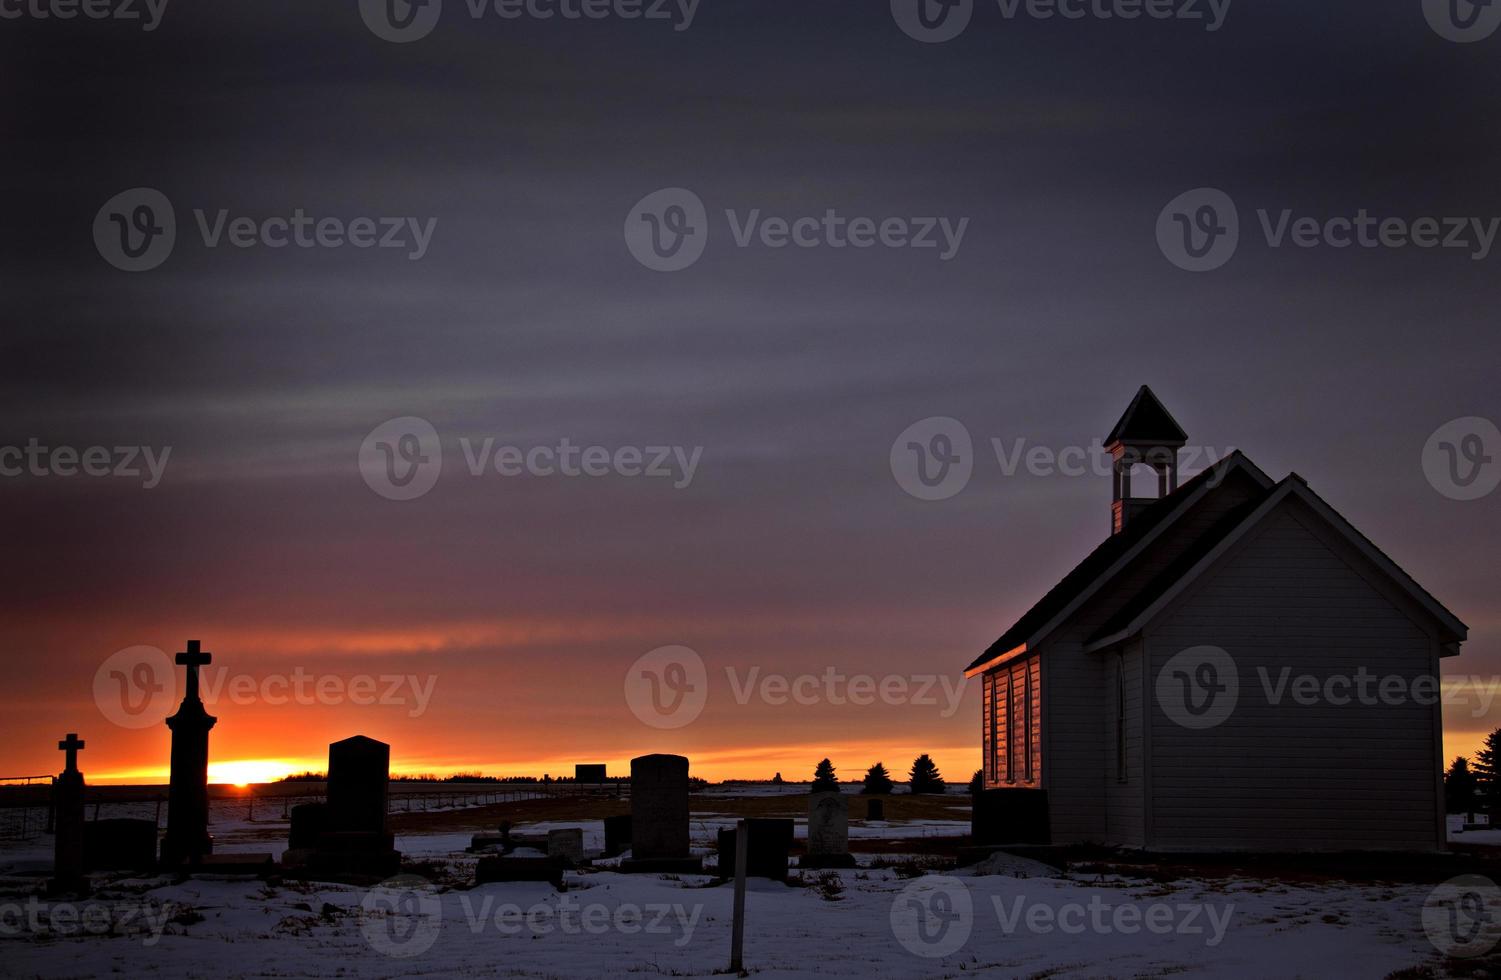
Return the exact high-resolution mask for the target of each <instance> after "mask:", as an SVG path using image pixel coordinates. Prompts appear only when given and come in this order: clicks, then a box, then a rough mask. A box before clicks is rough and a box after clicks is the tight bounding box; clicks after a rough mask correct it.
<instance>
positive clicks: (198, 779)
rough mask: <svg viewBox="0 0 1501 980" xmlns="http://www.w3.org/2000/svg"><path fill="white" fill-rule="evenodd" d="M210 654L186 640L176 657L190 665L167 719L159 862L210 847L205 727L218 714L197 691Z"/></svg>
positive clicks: (190, 860) (196, 858) (190, 858)
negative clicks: (168, 767) (167, 770)
mask: <svg viewBox="0 0 1501 980" xmlns="http://www.w3.org/2000/svg"><path fill="white" fill-rule="evenodd" d="M213 659H214V658H213V654H211V653H208V652H207V651H204V650H202V649H201V648H200V644H199V641H197V640H190V641H188V648H187V650H186V651H184V652H182V653H179V654H178V655H177V663H178V664H179V665H181V666H184V667H186V668H187V669H188V673H187V687H186V690H185V691H184V692H183V698H182V703H181V704H180V705H178V707H177V713H176V714H174V715H173V716H172V717H170V718H168V719H167V727H168V728H169V729H171V731H172V773H171V777H170V780H169V786H168V788H167V833H166V835H165V836H164V837H163V838H162V863H163V864H169V865H172V864H183V863H187V864H197V863H199V862H201V861H202V860H203V858H204V857H205V856H207V855H208V854H210V853H212V852H213V849H214V841H213V838H212V837H210V836H209V832H208V733H209V729H211V728H213V727H214V724H215V723H216V722H217V721H218V720H219V719H217V718H215V717H214V716H213V715H211V714H209V713H208V712H207V711H206V710H204V707H203V700H202V699H201V698H200V697H199V696H198V668H200V667H203V666H205V665H207V664H209V663H211V662H212V661H213Z"/></svg>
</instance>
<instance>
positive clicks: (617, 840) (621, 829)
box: [605, 813, 631, 857]
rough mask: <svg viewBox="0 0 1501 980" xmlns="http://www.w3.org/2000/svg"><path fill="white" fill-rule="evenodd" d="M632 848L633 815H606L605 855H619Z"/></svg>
mask: <svg viewBox="0 0 1501 980" xmlns="http://www.w3.org/2000/svg"><path fill="white" fill-rule="evenodd" d="M630 849H631V815H630V814H629V813H622V814H620V815H619V816H614V817H605V857H619V856H620V855H621V854H622V853H624V852H625V851H628V850H630Z"/></svg>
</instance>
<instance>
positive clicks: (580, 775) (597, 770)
mask: <svg viewBox="0 0 1501 980" xmlns="http://www.w3.org/2000/svg"><path fill="white" fill-rule="evenodd" d="M573 781H574V782H576V783H589V784H602V783H604V782H605V767H604V766H602V765H593V764H585V763H580V764H578V765H576V766H574V767H573Z"/></svg>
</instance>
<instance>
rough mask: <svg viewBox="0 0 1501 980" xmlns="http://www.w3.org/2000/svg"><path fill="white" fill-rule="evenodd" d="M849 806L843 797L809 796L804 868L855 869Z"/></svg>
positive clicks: (802, 864) (827, 794)
mask: <svg viewBox="0 0 1501 980" xmlns="http://www.w3.org/2000/svg"><path fill="white" fill-rule="evenodd" d="M848 807H849V805H848V804H847V803H846V802H845V799H844V794H843V793H840V792H838V791H835V792H830V793H812V794H809V796H808V853H807V855H806V856H805V857H804V858H803V860H802V862H801V864H800V866H801V867H804V868H853V867H854V866H855V858H854V856H853V855H851V854H850V818H849V808H848Z"/></svg>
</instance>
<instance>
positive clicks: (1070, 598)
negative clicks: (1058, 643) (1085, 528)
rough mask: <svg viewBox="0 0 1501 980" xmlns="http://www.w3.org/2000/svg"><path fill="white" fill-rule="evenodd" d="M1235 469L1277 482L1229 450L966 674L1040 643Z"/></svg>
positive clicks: (1089, 559) (1047, 598) (1093, 555)
mask: <svg viewBox="0 0 1501 980" xmlns="http://www.w3.org/2000/svg"><path fill="white" fill-rule="evenodd" d="M1128 414H1129V412H1128ZM1231 470H1240V471H1242V472H1245V473H1246V474H1247V475H1248V476H1249V477H1250V478H1251V479H1252V480H1254V481H1255V482H1256V483H1257V484H1258V485H1260V486H1261V487H1263V488H1265V487H1270V486H1271V483H1272V481H1271V479H1270V478H1269V477H1267V475H1266V474H1265V473H1263V472H1261V470H1260V469H1259V468H1258V467H1257V466H1256V464H1254V463H1252V462H1251V461H1250V460H1249V459H1247V458H1246V457H1245V456H1244V455H1243V454H1242V453H1241V452H1239V451H1238V450H1237V451H1236V452H1233V453H1231V454H1230V455H1229V456H1226V457H1225V458H1224V459H1222V460H1220V461H1219V462H1218V463H1216V464H1215V465H1213V466H1211V467H1209V468H1208V469H1206V470H1204V471H1203V472H1202V473H1200V474H1198V475H1197V476H1195V477H1194V478H1193V479H1191V480H1189V481H1188V482H1187V483H1184V484H1183V485H1182V486H1180V487H1179V488H1178V489H1177V490H1175V491H1174V492H1172V493H1170V494H1168V495H1167V496H1166V497H1163V498H1162V499H1160V500H1157V501H1155V502H1154V503H1153V504H1152V505H1151V506H1150V507H1148V508H1146V509H1145V510H1143V511H1142V512H1141V513H1140V514H1138V515H1137V516H1136V517H1134V518H1132V520H1131V522H1130V523H1129V524H1127V525H1126V527H1125V529H1124V530H1122V531H1121V532H1120V533H1119V534H1114V535H1111V536H1110V537H1108V538H1106V539H1105V540H1104V541H1103V542H1101V543H1100V545H1099V546H1098V547H1097V548H1095V549H1094V551H1092V552H1090V553H1089V554H1088V555H1087V556H1086V557H1085V558H1084V560H1083V561H1081V562H1080V563H1079V564H1078V565H1076V566H1075V567H1074V569H1073V570H1072V571H1070V572H1069V573H1068V574H1067V575H1065V576H1064V577H1063V579H1062V581H1060V582H1059V583H1058V584H1057V585H1055V586H1054V587H1053V588H1052V589H1050V590H1049V591H1048V593H1047V594H1046V595H1044V596H1043V597H1042V598H1041V599H1040V600H1038V602H1037V603H1036V604H1035V605H1034V606H1032V608H1031V609H1029V610H1027V612H1026V613H1025V614H1023V615H1022V617H1021V618H1020V619H1018V620H1017V621H1016V623H1015V624H1013V625H1012V626H1011V628H1010V629H1008V630H1007V631H1006V632H1005V633H1004V634H1002V635H1001V637H1000V639H998V640H996V641H995V642H994V643H992V644H991V645H990V646H989V647H988V648H986V650H985V652H984V653H982V654H981V655H980V656H979V657H978V658H976V659H975V661H974V662H973V663H971V664H970V665H969V666H968V667H967V668H965V674H966V675H969V676H973V675H974V674H977V673H980V672H982V671H984V669H985V668H986V667H987V666H988V665H989V664H990V663H992V662H993V661H995V660H996V659H998V658H1000V657H1002V656H1005V655H1006V654H1008V653H1010V652H1012V651H1013V650H1017V649H1018V648H1022V647H1027V646H1036V645H1037V644H1038V643H1040V642H1041V641H1042V639H1043V638H1044V637H1045V636H1046V635H1047V634H1049V633H1051V632H1052V630H1053V629H1054V628H1056V627H1057V625H1059V624H1060V623H1061V622H1062V621H1064V620H1065V619H1066V618H1067V617H1068V616H1069V615H1071V614H1072V612H1073V611H1074V610H1075V609H1077V608H1078V606H1079V605H1081V604H1082V603H1083V602H1084V600H1086V599H1088V598H1089V597H1090V596H1091V595H1093V594H1095V592H1097V591H1098V590H1099V589H1100V588H1101V587H1102V586H1103V585H1104V584H1105V583H1106V582H1108V581H1110V580H1111V579H1113V578H1115V576H1116V574H1117V573H1118V572H1119V571H1120V570H1121V569H1122V568H1124V567H1126V565H1128V564H1129V562H1130V561H1131V560H1132V559H1134V558H1135V557H1136V555H1137V554H1139V553H1140V552H1141V551H1142V550H1144V549H1145V547H1146V546H1147V545H1148V544H1150V543H1151V542H1152V541H1153V540H1155V539H1156V538H1157V537H1158V536H1159V535H1160V534H1161V533H1162V532H1163V531H1165V530H1166V529H1167V528H1168V527H1169V526H1171V525H1172V524H1173V523H1174V522H1175V521H1177V519H1178V518H1179V517H1180V516H1182V514H1183V513H1185V512H1186V511H1187V510H1188V509H1189V508H1190V506H1191V505H1192V504H1194V503H1196V502H1198V501H1199V500H1202V499H1203V497H1204V496H1205V495H1206V494H1208V493H1210V492H1212V491H1214V490H1215V489H1218V488H1219V487H1221V486H1223V485H1224V482H1225V480H1226V479H1227V478H1228V477H1229V474H1230V471H1231Z"/></svg>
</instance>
